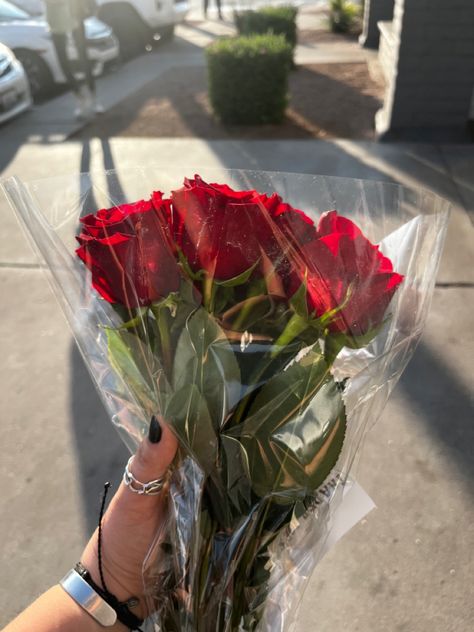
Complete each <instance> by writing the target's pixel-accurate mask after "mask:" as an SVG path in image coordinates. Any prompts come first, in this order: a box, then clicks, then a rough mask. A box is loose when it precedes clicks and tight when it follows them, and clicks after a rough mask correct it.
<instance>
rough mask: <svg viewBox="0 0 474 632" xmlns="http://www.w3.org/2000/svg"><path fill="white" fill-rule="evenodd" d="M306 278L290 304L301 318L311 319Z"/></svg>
mask: <svg viewBox="0 0 474 632" xmlns="http://www.w3.org/2000/svg"><path fill="white" fill-rule="evenodd" d="M306 292H307V289H306V280H305V281H303V282H302V284H301V285H300V287H299V288H298V289H297V290H296V292H295V293H294V294H293V296H292V297H291V300H290V305H291V306H292V307H293V309H294V310H295V312H296V313H297V314H298V316H301V318H304V319H305V320H309V312H308V301H307V300H306Z"/></svg>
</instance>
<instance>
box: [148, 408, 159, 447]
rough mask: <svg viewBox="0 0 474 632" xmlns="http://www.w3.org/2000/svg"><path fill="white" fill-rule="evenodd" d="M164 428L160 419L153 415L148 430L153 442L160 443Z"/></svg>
mask: <svg viewBox="0 0 474 632" xmlns="http://www.w3.org/2000/svg"><path fill="white" fill-rule="evenodd" d="M161 435H162V430H161V426H160V424H159V422H158V419H157V418H156V417H155V415H153V417H152V418H151V421H150V430H149V431H148V438H149V439H150V441H151V443H158V442H159V441H160V439H161Z"/></svg>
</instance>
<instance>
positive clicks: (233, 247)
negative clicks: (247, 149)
mask: <svg viewBox="0 0 474 632" xmlns="http://www.w3.org/2000/svg"><path fill="white" fill-rule="evenodd" d="M171 201H172V207H173V219H172V225H173V234H174V235H175V239H176V241H177V243H178V244H179V246H180V247H181V248H182V250H183V253H184V255H185V256H186V258H187V260H188V261H189V264H190V265H191V268H192V269H193V270H194V271H198V270H201V269H204V270H206V271H207V273H208V274H209V275H210V276H213V277H215V278H217V279H219V280H228V279H231V278H233V277H236V276H238V275H240V274H242V273H243V272H245V271H246V270H248V269H249V268H251V267H252V266H253V265H254V264H255V263H256V262H257V261H259V259H260V258H261V255H262V252H265V254H266V255H267V256H269V257H270V259H271V261H274V262H276V261H280V260H281V259H282V251H285V250H286V249H287V247H288V243H287V240H288V238H290V237H291V238H292V239H293V238H295V237H296V239H302V240H303V241H304V240H305V239H306V240H309V239H310V238H311V237H308V236H307V237H304V236H303V233H305V232H308V234H309V233H311V229H312V230H313V232H314V227H313V223H312V222H311V220H310V219H309V218H307V217H306V216H305V215H304V214H303V213H302V212H301V211H297V210H296V209H292V208H291V207H290V206H289V205H287V204H283V203H282V201H281V198H280V197H279V196H278V195H276V194H273V195H272V196H270V197H268V196H267V195H261V194H259V193H257V192H256V191H254V190H250V191H234V190H233V189H231V188H230V187H229V186H228V185H225V184H224V185H220V184H207V183H206V182H204V181H203V180H202V179H201V178H200V177H199V176H197V175H196V176H195V178H194V180H187V179H186V180H185V183H184V187H183V188H182V189H179V190H178V191H174V192H173V193H172V196H171Z"/></svg>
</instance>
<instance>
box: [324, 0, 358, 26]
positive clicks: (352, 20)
mask: <svg viewBox="0 0 474 632" xmlns="http://www.w3.org/2000/svg"><path fill="white" fill-rule="evenodd" d="M361 13H362V11H361V7H360V5H357V4H354V3H353V2H351V1H350V0H331V2H330V4H329V26H330V27H331V31H332V32H333V33H350V32H351V31H353V30H354V29H355V28H356V27H357V26H358V24H359V23H360V17H361Z"/></svg>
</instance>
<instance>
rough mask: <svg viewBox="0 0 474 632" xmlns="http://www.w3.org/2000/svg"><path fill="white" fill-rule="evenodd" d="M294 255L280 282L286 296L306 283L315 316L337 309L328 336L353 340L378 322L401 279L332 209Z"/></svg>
mask: <svg viewBox="0 0 474 632" xmlns="http://www.w3.org/2000/svg"><path fill="white" fill-rule="evenodd" d="M300 254H301V259H300V260H298V258H296V259H295V261H294V264H292V265H293V267H292V270H291V272H290V274H289V275H288V278H287V279H286V282H287V287H288V290H289V294H290V295H292V294H294V293H295V292H296V291H297V290H298V289H299V288H300V287H301V283H302V282H303V281H306V284H307V303H308V309H309V311H310V312H311V313H312V314H313V315H314V316H315V317H317V318H319V317H321V316H323V315H324V314H327V313H328V312H330V311H331V310H334V309H338V311H337V312H336V313H335V314H334V315H333V316H332V318H331V319H330V321H329V324H328V328H329V331H330V332H332V333H345V334H348V335H353V336H359V335H363V334H365V333H367V332H368V331H370V330H371V329H373V328H374V327H377V326H379V325H380V324H381V323H382V320H383V318H384V315H385V312H386V310H387V307H388V304H389V303H390V301H391V299H392V297H393V295H394V293H395V291H396V289H397V287H398V286H399V284H400V283H401V282H402V280H403V276H402V275H400V274H398V273H396V272H394V271H393V267H392V263H391V261H390V259H388V258H387V257H384V255H383V254H382V253H381V252H380V250H379V248H378V246H376V245H374V244H372V243H371V242H370V241H369V240H368V239H367V238H366V237H365V236H364V235H363V233H362V231H361V230H360V229H359V228H358V227H357V226H356V225H355V224H354V223H353V222H352V221H351V220H349V219H347V218H345V217H341V216H340V215H338V213H337V211H330V212H328V213H325V214H324V215H322V217H321V219H320V221H319V224H318V227H317V231H316V238H315V239H313V240H311V241H310V242H308V243H305V244H303V245H302V246H301V249H300Z"/></svg>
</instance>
